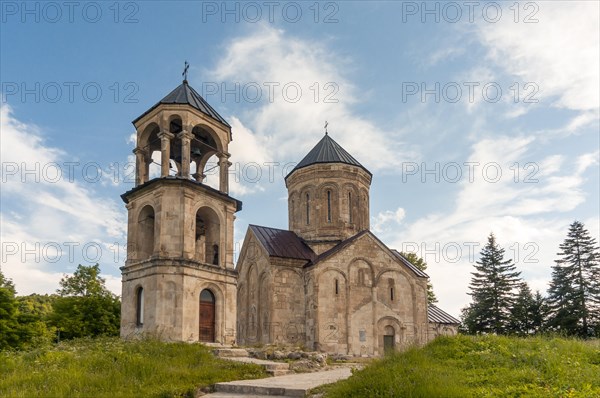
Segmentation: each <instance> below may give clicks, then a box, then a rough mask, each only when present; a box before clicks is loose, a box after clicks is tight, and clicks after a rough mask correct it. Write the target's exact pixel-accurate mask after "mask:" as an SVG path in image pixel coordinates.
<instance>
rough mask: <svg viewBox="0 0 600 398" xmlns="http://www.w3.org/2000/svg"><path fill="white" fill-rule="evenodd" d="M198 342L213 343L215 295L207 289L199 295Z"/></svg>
mask: <svg viewBox="0 0 600 398" xmlns="http://www.w3.org/2000/svg"><path fill="white" fill-rule="evenodd" d="M199 335H200V338H199V340H200V341H203V342H207V343H212V342H214V341H215V295H214V294H213V293H212V292H211V291H210V290H208V289H204V290H203V291H202V292H201V293H200V331H199Z"/></svg>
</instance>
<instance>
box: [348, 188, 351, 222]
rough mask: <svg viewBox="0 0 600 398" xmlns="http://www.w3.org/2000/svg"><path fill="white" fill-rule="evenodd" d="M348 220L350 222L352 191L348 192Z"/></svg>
mask: <svg viewBox="0 0 600 398" xmlns="http://www.w3.org/2000/svg"><path fill="white" fill-rule="evenodd" d="M348 222H349V223H351V224H352V192H348Z"/></svg>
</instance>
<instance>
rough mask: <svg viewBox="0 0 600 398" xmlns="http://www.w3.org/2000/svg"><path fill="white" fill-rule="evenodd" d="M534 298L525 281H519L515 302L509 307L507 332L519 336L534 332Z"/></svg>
mask: <svg viewBox="0 0 600 398" xmlns="http://www.w3.org/2000/svg"><path fill="white" fill-rule="evenodd" d="M534 306H535V298H534V297H533V293H532V292H531V289H530V288H529V285H528V284H527V282H523V283H521V286H520V287H519V293H518V294H517V297H516V299H515V303H514V305H513V306H512V308H511V309H510V321H509V332H510V333H514V334H517V335H519V336H528V335H531V334H533V333H535V328H534V325H533V323H534V317H535V313H534V311H535V308H534Z"/></svg>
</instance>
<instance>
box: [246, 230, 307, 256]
mask: <svg viewBox="0 0 600 398" xmlns="http://www.w3.org/2000/svg"><path fill="white" fill-rule="evenodd" d="M249 229H250V230H252V232H254V235H256V237H257V238H258V240H259V241H260V243H261V244H262V245H263V247H264V248H265V249H266V250H267V253H269V256H271V257H282V258H294V259H299V260H306V261H312V260H314V259H315V258H316V254H315V253H314V252H313V251H312V249H311V248H310V247H308V245H307V244H306V243H304V241H303V240H302V239H300V237H298V235H296V234H295V233H294V232H292V231H287V230H284V229H277V228H269V227H261V226H259V225H250V226H249Z"/></svg>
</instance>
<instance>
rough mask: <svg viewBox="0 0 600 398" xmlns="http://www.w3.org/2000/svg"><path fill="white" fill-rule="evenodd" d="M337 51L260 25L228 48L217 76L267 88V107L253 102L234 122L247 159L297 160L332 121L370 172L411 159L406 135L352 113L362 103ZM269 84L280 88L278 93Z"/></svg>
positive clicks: (331, 126)
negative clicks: (404, 139) (297, 90)
mask: <svg viewBox="0 0 600 398" xmlns="http://www.w3.org/2000/svg"><path fill="white" fill-rule="evenodd" d="M331 52H332V51H331V50H330V49H329V48H327V47H326V46H325V45H323V44H320V43H315V42H310V41H304V40H301V39H297V38H294V37H291V36H289V35H287V34H286V33H285V32H284V31H282V30H277V29H274V28H271V27H268V26H260V25H259V26H257V27H256V30H255V31H252V32H250V33H249V34H247V35H244V36H242V37H238V38H235V39H234V40H232V41H231V42H229V43H228V44H227V45H226V46H225V51H224V55H223V57H222V58H221V59H220V61H219V62H218V63H217V65H215V67H214V68H213V70H212V71H211V72H210V75H211V77H212V78H213V79H215V81H234V82H240V83H241V84H242V85H243V84H247V83H256V84H258V86H259V87H262V93H263V96H262V101H259V102H257V103H250V104H249V106H251V111H249V112H247V113H246V115H245V117H242V116H239V117H238V118H237V119H234V123H236V126H235V127H236V129H238V130H239V131H241V132H243V131H246V132H247V134H246V136H245V137H244V136H243V138H242V139H243V141H244V146H245V147H247V148H249V154H257V155H258V156H260V157H262V158H264V159H272V160H276V161H286V162H290V161H295V162H298V161H300V159H301V158H302V157H303V156H304V155H305V154H306V153H307V152H308V151H309V150H310V148H312V147H313V146H314V145H315V144H316V143H317V142H318V140H319V139H320V138H321V137H322V136H323V128H322V126H323V124H324V122H325V121H326V120H327V121H329V132H330V135H331V136H332V138H334V139H335V140H336V141H338V142H339V143H340V145H342V146H343V147H344V148H345V149H346V150H348V151H349V152H350V153H352V154H353V155H354V156H355V157H356V158H357V159H358V160H359V161H360V162H362V163H363V164H364V165H365V166H366V167H367V168H370V169H372V170H377V169H385V168H389V169H394V168H396V167H398V165H399V163H400V161H401V160H404V161H405V160H407V159H413V158H414V157H415V155H414V151H412V150H411V149H410V148H408V146H407V145H406V144H405V143H403V142H402V141H401V140H400V139H399V137H400V136H401V134H402V133H401V130H400V129H398V130H394V131H385V130H383V129H381V128H380V127H379V126H377V124H376V123H375V122H373V121H370V120H367V119H365V118H363V117H361V116H359V115H358V114H357V113H356V112H355V111H354V110H353V109H352V107H353V105H355V104H357V103H358V101H359V96H358V95H357V88H356V87H355V86H354V84H353V83H352V82H350V81H349V80H348V79H346V78H345V76H344V73H343V69H344V67H345V65H346V62H345V60H344V59H343V57H341V56H332V54H331ZM334 60H335V61H334ZM269 82H272V83H273V84H277V85H278V86H274V89H273V93H272V95H271V94H270V93H269V89H268V88H267V84H270V83H269ZM286 85H288V90H289V91H288V95H287V98H288V99H287V100H286V99H285V98H286V97H285V93H284V92H283V91H284V90H283V88H284V87H285V86H286ZM317 85H318V86H317ZM292 86H295V87H300V89H301V91H302V95H301V96H300V97H299V98H298V100H297V102H292V98H291V97H295V89H292V88H291V87H292ZM317 87H318V90H317ZM336 88H337V90H336ZM317 93H318V97H316V94H317ZM328 95H330V97H329V100H330V101H331V102H328V101H326V98H327V96H328ZM269 99H271V100H272V101H269ZM242 101H244V98H242ZM248 126H250V127H248ZM236 139H237V137H236ZM253 142H254V143H253ZM234 145H237V144H235V140H234ZM236 149H237V147H236ZM232 153H233V151H232Z"/></svg>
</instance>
